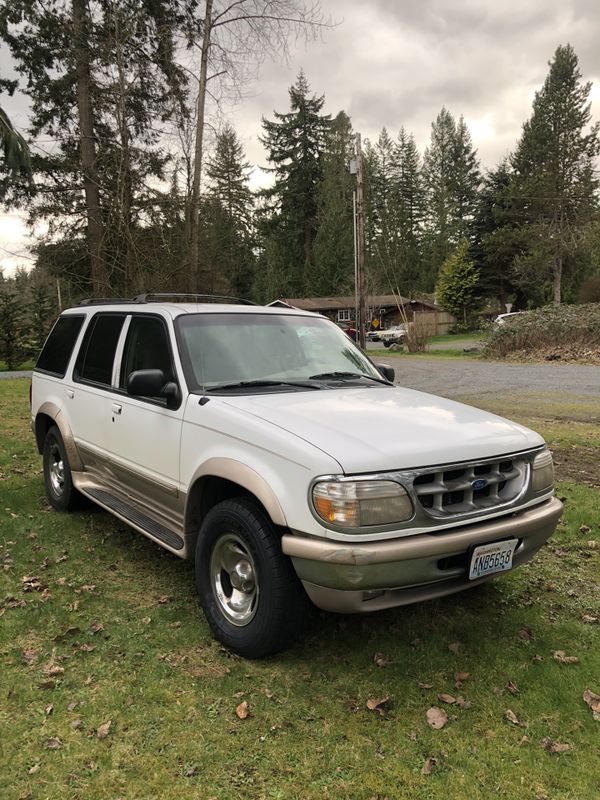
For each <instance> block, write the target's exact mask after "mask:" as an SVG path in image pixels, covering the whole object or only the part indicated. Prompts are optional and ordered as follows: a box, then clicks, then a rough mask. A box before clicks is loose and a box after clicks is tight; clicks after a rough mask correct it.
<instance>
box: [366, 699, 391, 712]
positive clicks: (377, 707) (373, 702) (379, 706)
mask: <svg viewBox="0 0 600 800" xmlns="http://www.w3.org/2000/svg"><path fill="white" fill-rule="evenodd" d="M389 700H390V698H389V696H387V697H380V698H375V697H370V698H369V699H368V700H367V708H368V709H369V711H376V712H377V713H378V714H384V713H385V708H384V706H385V705H387V703H388V702H389Z"/></svg>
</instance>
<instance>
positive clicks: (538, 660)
mask: <svg viewBox="0 0 600 800" xmlns="http://www.w3.org/2000/svg"><path fill="white" fill-rule="evenodd" d="M531 660H532V661H534V662H537V663H539V662H540V661H543V660H544V656H540V655H537V654H536V655H535V656H534V657H533V658H532V659H531Z"/></svg>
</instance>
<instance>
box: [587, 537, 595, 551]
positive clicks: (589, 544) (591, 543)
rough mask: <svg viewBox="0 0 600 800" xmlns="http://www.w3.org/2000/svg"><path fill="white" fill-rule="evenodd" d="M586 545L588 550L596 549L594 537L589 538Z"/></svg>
mask: <svg viewBox="0 0 600 800" xmlns="http://www.w3.org/2000/svg"><path fill="white" fill-rule="evenodd" d="M586 546H587V548H588V550H597V549H598V542H597V541H596V539H591V540H590V541H589V542H586Z"/></svg>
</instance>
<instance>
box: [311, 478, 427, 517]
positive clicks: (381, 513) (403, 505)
mask: <svg viewBox="0 0 600 800" xmlns="http://www.w3.org/2000/svg"><path fill="white" fill-rule="evenodd" d="M312 499H313V505H314V508H315V511H316V512H317V514H318V515H319V516H320V517H321V519H322V520H324V521H325V522H327V523H328V524H329V525H337V526H339V527H341V528H362V527H364V526H367V525H390V524H392V523H394V522H405V521H406V520H407V519H410V518H411V517H412V515H413V506H412V502H411V500H410V497H409V496H408V494H407V492H406V489H404V487H403V486H400V484H398V483H395V482H394V481H323V482H320V483H316V484H315V486H314V487H313V491H312Z"/></svg>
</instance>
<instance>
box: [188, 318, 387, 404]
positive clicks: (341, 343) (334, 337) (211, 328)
mask: <svg viewBox="0 0 600 800" xmlns="http://www.w3.org/2000/svg"><path fill="white" fill-rule="evenodd" d="M176 324H177V332H178V340H179V346H180V350H181V355H182V360H183V365H184V370H185V372H186V378H187V380H188V384H189V385H190V388H191V389H192V390H197V389H201V388H202V389H206V390H210V389H211V388H213V389H217V388H218V387H219V386H221V387H223V386H225V385H226V384H239V383H248V382H251V381H252V382H257V381H258V382H262V381H264V382H272V383H271V384H270V385H271V387H272V386H273V385H274V384H275V383H278V382H282V384H281V386H280V388H281V389H286V386H287V388H288V389H289V388H292V387H291V386H290V384H291V385H293V384H294V382H300V385H299V386H298V388H305V389H306V388H308V389H310V388H311V387H310V386H308V387H307V386H305V387H302V386H301V382H304V383H306V382H308V381H310V380H313V381H317V380H320V381H326V380H330V381H334V380H338V381H342V380H352V379H358V380H360V379H361V377H362V376H364V377H366V378H370V379H372V380H373V381H378V382H384V381H383V379H382V377H381V375H380V373H379V372H378V371H377V370H376V369H375V367H374V366H373V365H372V364H371V362H370V361H369V360H368V359H367V358H366V356H364V355H363V354H362V353H361V351H360V350H359V349H358V348H357V347H356V346H355V345H354V343H353V342H352V341H351V340H350V339H349V338H348V336H346V334H345V333H343V332H342V331H341V330H340V329H339V328H338V327H337V326H336V325H335V324H334V323H332V322H330V321H329V320H326V319H322V318H319V317H304V316H294V315H290V314H281V315H275V314H260V313H256V314H253V313H247V314H239V313H238V314H227V313H225V314H218V313H210V314H186V315H184V316H180V317H178V318H177V323H176ZM265 385H266V384H265ZM241 388H243V387H241ZM255 388H256V387H255Z"/></svg>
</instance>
